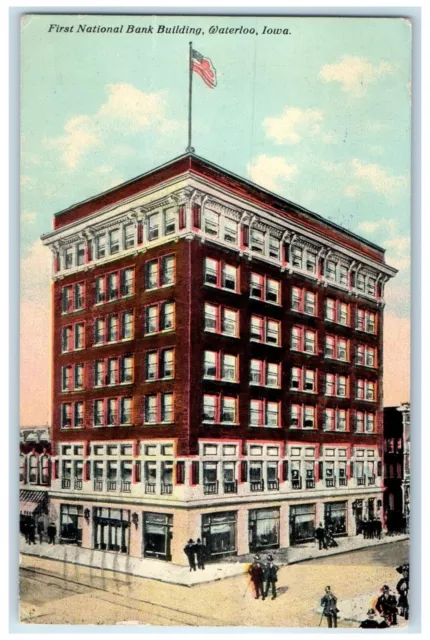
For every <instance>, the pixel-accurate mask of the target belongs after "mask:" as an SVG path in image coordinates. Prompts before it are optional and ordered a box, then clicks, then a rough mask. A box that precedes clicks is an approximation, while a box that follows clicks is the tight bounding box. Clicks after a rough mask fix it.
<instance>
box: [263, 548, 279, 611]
mask: <svg viewBox="0 0 430 640" xmlns="http://www.w3.org/2000/svg"><path fill="white" fill-rule="evenodd" d="M264 580H265V582H266V584H265V588H264V593H263V600H265V599H266V598H267V596H268V595H269V589H270V587H272V600H274V599H275V598H276V583H277V581H278V567H277V566H276V565H275V564H274V563H273V556H267V564H266V566H265V567H264Z"/></svg>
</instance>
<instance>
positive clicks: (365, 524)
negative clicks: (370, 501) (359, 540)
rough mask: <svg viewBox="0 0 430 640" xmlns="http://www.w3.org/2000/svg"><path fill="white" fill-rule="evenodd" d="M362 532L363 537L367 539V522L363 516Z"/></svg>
mask: <svg viewBox="0 0 430 640" xmlns="http://www.w3.org/2000/svg"><path fill="white" fill-rule="evenodd" d="M362 533H363V538H364V539H365V540H367V538H368V537H369V523H368V522H367V519H366V518H363V529H362Z"/></svg>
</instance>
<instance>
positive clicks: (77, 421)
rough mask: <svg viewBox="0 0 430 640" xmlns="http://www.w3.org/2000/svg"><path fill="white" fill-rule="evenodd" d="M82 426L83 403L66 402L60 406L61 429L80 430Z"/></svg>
mask: <svg viewBox="0 0 430 640" xmlns="http://www.w3.org/2000/svg"><path fill="white" fill-rule="evenodd" d="M83 424H84V403H83V402H74V403H72V402H66V403H64V404H62V405H61V428H62V429H67V428H80V427H82V426H83Z"/></svg>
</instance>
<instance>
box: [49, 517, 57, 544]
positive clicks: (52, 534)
mask: <svg viewBox="0 0 430 640" xmlns="http://www.w3.org/2000/svg"><path fill="white" fill-rule="evenodd" d="M56 535H57V527H56V526H55V524H54V523H53V522H51V523H50V524H49V525H48V544H54V545H55V536H56Z"/></svg>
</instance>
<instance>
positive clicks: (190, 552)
mask: <svg viewBox="0 0 430 640" xmlns="http://www.w3.org/2000/svg"><path fill="white" fill-rule="evenodd" d="M184 553H185V555H186V556H187V558H188V564H189V565H190V571H196V550H195V543H194V540H193V539H192V538H190V539H189V540H188V542H187V544H186V545H185V547H184Z"/></svg>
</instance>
